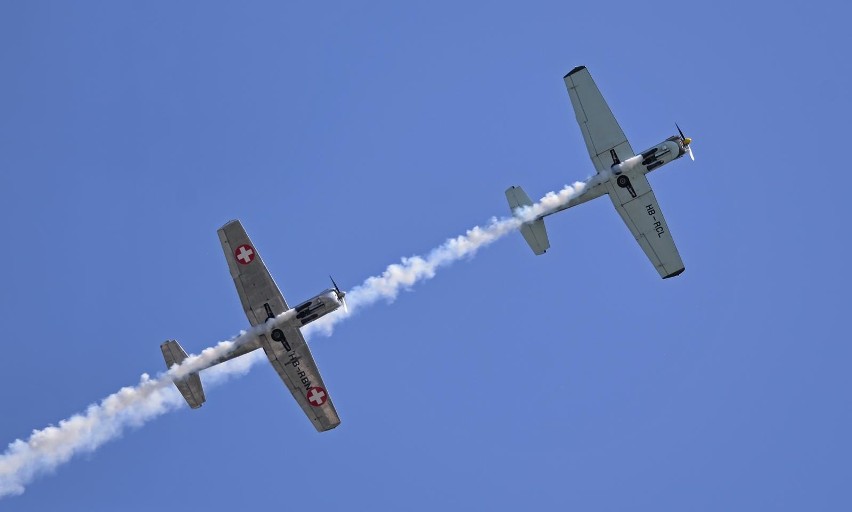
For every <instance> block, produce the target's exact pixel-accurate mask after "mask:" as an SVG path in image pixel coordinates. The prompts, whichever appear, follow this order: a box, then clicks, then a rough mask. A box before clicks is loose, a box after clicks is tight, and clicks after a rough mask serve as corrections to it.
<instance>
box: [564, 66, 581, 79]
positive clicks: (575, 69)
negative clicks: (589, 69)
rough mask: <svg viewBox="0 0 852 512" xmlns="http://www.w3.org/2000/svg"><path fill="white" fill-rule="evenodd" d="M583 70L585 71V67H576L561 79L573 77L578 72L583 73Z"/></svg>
mask: <svg viewBox="0 0 852 512" xmlns="http://www.w3.org/2000/svg"><path fill="white" fill-rule="evenodd" d="M584 69H586V66H577V67H576V68H574V69H572V70H571V71H569V72H568V74H567V75H565V76H564V77H563V78H568V77H569V76H571V75H573V74H574V73H577V72H579V71H583V70H584Z"/></svg>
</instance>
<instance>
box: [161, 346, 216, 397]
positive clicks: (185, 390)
mask: <svg viewBox="0 0 852 512" xmlns="http://www.w3.org/2000/svg"><path fill="white" fill-rule="evenodd" d="M160 350H162V351H163V358H164V359H165V360H166V367H167V368H171V367H172V366H173V365H175V364H180V363H182V362H183V360H184V359H186V351H185V350H184V349H183V347H181V346H180V343H178V342H177V341H175V340H169V341H167V342H165V343H163V344H162V345H160ZM175 386H177V388H178V391H180V394H181V395H183V398H184V399H185V400H186V403H188V404H189V406H190V407H192V408H193V409H198V408H199V407H201V404H203V403H204V401H205V400H206V398H205V397H204V388H202V387H201V378H200V377H199V376H198V373H197V372H196V373H190V374H189V375H187V376H186V377H184V378H182V379H179V380H175Z"/></svg>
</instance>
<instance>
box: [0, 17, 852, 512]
mask: <svg viewBox="0 0 852 512" xmlns="http://www.w3.org/2000/svg"><path fill="white" fill-rule="evenodd" d="M849 14H850V13H849V8H848V7H847V6H846V4H843V3H840V2H773V3H769V2H726V1H722V2H659V3H653V4H649V3H642V2H638V3H637V2H613V3H606V4H603V3H599V2H564V1H560V2H550V3H529V2H527V3H523V4H521V3H518V4H514V5H513V4H502V3H501V4H498V3H491V2H487V3H486V2H482V3H471V4H467V3H459V2H425V3H423V2H420V3H411V2H370V3H367V4H365V5H355V4H353V3H352V2H328V1H326V2H288V3H284V2H250V3H243V4H240V6H237V5H236V4H232V3H230V2H186V1H180V2H119V1H102V2H60V1H56V2H38V1H28V2H4V3H3V4H2V6H0V73H2V76H0V191H2V201H0V215H2V218H3V221H4V222H3V232H2V239H3V242H2V250H0V267H2V268H3V269H4V270H5V272H4V278H3V284H2V287H0V328H2V333H3V335H2V346H3V351H2V356H0V404H2V405H0V441H2V442H3V443H4V444H5V443H6V442H9V441H12V440H13V439H15V438H18V437H25V436H27V435H29V433H30V431H31V429H33V428H42V427H44V426H46V425H48V424H50V423H54V422H56V421H58V420H59V419H61V418H64V417H67V416H69V415H71V414H72V413H74V412H77V411H81V410H83V409H84V408H85V407H86V405H87V404H89V403H91V402H93V401H96V400H98V399H100V398H102V397H104V396H106V395H108V394H109V393H111V392H114V391H115V390H117V389H118V388H119V387H121V386H123V385H128V384H133V383H135V382H136V381H137V379H138V376H139V374H140V373H142V372H151V373H154V372H156V371H159V370H160V369H161V368H163V366H164V365H163V361H162V357H161V354H160V351H159V349H158V345H159V343H161V342H162V341H163V340H165V339H167V338H171V337H174V338H176V339H178V340H180V341H181V343H182V344H183V345H184V346H185V347H186V348H187V349H189V350H191V351H198V350H200V349H202V348H204V347H206V346H209V345H212V344H213V343H215V342H217V341H219V340H220V339H224V338H227V337H229V336H231V335H233V334H235V333H236V332H238V331H239V330H240V329H242V328H244V327H245V326H246V319H245V317H244V315H243V313H242V311H241V308H240V306H239V301H238V298H237V294H236V292H235V290H234V289H233V283H232V282H231V279H230V277H229V276H228V272H227V267H226V265H225V262H224V259H223V256H222V254H221V249H220V247H219V242H218V240H217V237H216V233H215V231H216V229H217V228H218V227H219V226H220V225H222V224H223V223H224V222H226V221H228V220H230V219H232V218H240V219H241V220H242V221H243V223H244V225H245V226H246V228H247V229H248V231H249V233H250V234H251V236H252V237H253V238H254V240H255V242H256V245H257V246H258V248H259V250H260V251H261V252H262V254H263V256H264V258H265V260H266V262H267V263H268V265H269V266H270V268H271V270H272V273H273V275H274V276H275V277H276V279H277V281H278V283H279V285H280V286H281V288H282V291H283V292H284V294H285V296H286V297H288V298H289V299H290V300H291V302H292V301H298V300H302V299H304V298H307V297H309V296H311V295H312V294H314V293H316V292H318V291H319V290H321V289H322V288H324V287H325V286H326V285H327V275H328V274H329V273H332V274H333V275H334V276H335V277H336V278H337V280H338V282H339V283H340V284H341V285H343V286H344V287H351V286H354V285H356V284H358V283H360V282H361V281H362V280H363V279H365V278H366V277H368V276H369V275H373V274H376V273H379V272H380V271H381V270H383V269H384V267H385V266H386V265H387V264H389V263H393V262H395V261H397V260H398V258H399V257H401V256H407V255H412V254H417V253H422V252H426V251H428V250H429V249H430V248H432V247H434V246H436V245H438V244H439V243H441V242H443V241H444V239H446V238H447V237H449V236H455V235H457V234H460V233H462V232H463V231H464V230H465V229H467V228H469V227H472V226H473V225H475V224H478V223H482V222H484V221H486V220H487V219H488V218H489V217H490V216H492V215H503V214H505V213H507V206H506V204H505V199H504V196H503V190H504V189H505V188H506V187H507V186H509V185H513V184H517V185H523V186H524V187H525V188H526V190H527V191H528V192H529V193H530V195H531V196H534V197H540V196H541V195H542V194H544V193H545V192H547V191H549V190H553V189H558V188H560V187H562V186H563V185H564V184H566V183H569V182H572V181H574V180H576V179H582V178H585V177H586V176H588V175H589V174H590V173H592V172H593V169H592V166H591V163H590V161H589V159H588V155H587V154H586V148H585V146H584V144H583V140H582V137H581V135H580V131H579V129H578V127H577V124H576V122H575V119H574V114H573V111H572V110H571V106H570V102H569V100H568V95H567V93H566V91H565V87H564V84H563V82H562V76H563V75H564V74H565V73H566V72H567V71H569V70H570V69H571V68H573V67H574V66H577V65H580V64H584V65H586V66H588V68H589V69H590V71H591V72H592V75H593V76H594V78H595V79H596V81H597V83H598V84H599V86H600V88H601V90H602V91H603V93H604V95H605V97H606V98H607V100H608V101H609V104H610V106H611V108H612V109H613V111H614V113H615V115H616V117H617V118H618V119H619V121H620V123H621V125H622V127H623V128H624V131H625V132H626V134H627V136H628V138H629V139H630V140H631V142H632V143H633V146H634V148H636V149H637V150H638V149H642V148H645V147H648V146H651V145H653V144H655V143H657V142H658V141H660V140H662V139H664V138H666V137H668V136H670V135H672V134H673V133H674V122H675V121H677V122H678V123H680V125H681V127H683V128H684V130H686V132H687V134H688V135H690V136H692V137H693V138H694V143H693V145H694V148H695V154H696V156H697V158H698V160H697V162H695V163H694V164H693V163H691V162H690V161H688V160H679V161H678V162H676V163H675V164H672V165H671V166H667V167H665V168H663V169H662V170H660V171H658V172H655V173H653V174H652V175H651V177H650V179H651V183H652V185H653V186H654V188H655V190H656V193H657V197H658V199H659V201H660V204H661V205H662V208H663V210H664V212H665V214H666V217H667V219H668V222H669V226H670V228H671V231H672V232H673V234H674V236H675V239H676V241H677V243H678V247H679V249H680V253H681V255H682V257H683V259H684V261H685V262H686V267H687V270H686V272H685V273H684V274H683V275H682V276H680V277H678V278H676V279H671V280H666V281H662V280H660V278H659V276H658V275H657V273H656V271H655V270H654V269H653V267H652V266H651V265H650V264H649V262H648V261H647V260H646V259H645V257H644V255H643V254H642V252H641V250H640V249H639V247H638V245H637V244H636V243H635V242H634V241H633V240H632V238H631V236H630V233H629V232H628V231H627V229H626V228H625V227H624V226H623V225H622V222H621V220H620V219H619V217H618V215H617V214H616V213H615V211H614V210H613V209H612V206H611V205H610V203H609V201H607V200H605V199H602V200H598V201H595V202H592V203H589V204H586V205H583V206H581V207H578V208H575V209H572V210H570V211H568V212H565V213H562V214H560V215H558V216H555V217H551V218H549V219H548V229H549V233H550V240H551V243H552V250H551V251H549V252H548V254H547V255H545V256H542V257H534V256H533V255H532V253H531V251H530V250H529V248H528V247H527V246H526V245H525V244H524V242H523V240H522V238H521V236H520V235H517V234H513V235H512V236H509V237H507V238H506V239H504V240H502V241H500V242H499V243H497V244H496V245H494V246H492V247H489V248H488V249H486V250H484V251H482V252H481V253H480V254H479V255H477V257H476V258H475V259H473V260H471V261H465V262H461V263H459V264H457V265H455V266H453V267H451V268H448V269H446V270H445V271H442V272H441V273H439V275H438V276H437V277H436V278H435V279H434V280H432V281H430V282H428V283H424V284H422V285H420V286H417V287H416V288H415V289H414V290H413V291H412V292H411V293H405V294H403V295H402V296H401V297H400V298H399V300H397V301H396V302H395V303H393V304H391V305H389V306H388V305H384V304H382V305H378V306H376V307H373V308H371V309H369V310H365V311H364V312H363V313H362V314H360V315H358V316H357V317H356V318H354V319H351V320H350V321H348V322H346V323H344V324H341V325H340V326H339V328H338V329H337V331H336V332H335V334H334V336H333V337H331V338H322V337H317V338H315V339H313V341H312V348H313V351H314V356H315V357H316V359H317V361H318V363H319V366H320V368H321V370H322V372H323V376H324V377H325V380H326V383H327V384H328V386H329V388H330V389H331V391H332V393H333V395H334V398H335V403H336V405H337V408H338V410H339V412H340V415H341V417H342V419H343V424H342V425H341V427H340V428H338V429H336V430H335V431H333V432H330V433H326V434H322V435H319V434H317V433H316V432H315V431H314V430H313V427H312V426H311V425H310V423H309V422H308V421H307V420H306V419H305V417H304V416H303V415H302V413H301V411H299V409H298V407H297V406H296V405H295V403H294V402H293V400H292V398H291V397H290V396H289V393H287V392H286V390H285V389H284V387H283V385H282V383H281V382H280V380H279V378H278V376H277V375H276V374H275V372H274V371H272V369H271V368H269V367H268V365H259V366H257V367H255V369H254V370H253V371H252V372H251V373H250V374H248V375H247V376H246V377H244V378H241V379H238V380H234V381H231V382H229V383H227V384H226V385H223V386H219V387H216V388H212V389H208V393H207V395H208V402H207V404H206V405H205V406H204V407H203V408H202V409H201V410H199V411H189V410H188V409H181V410H179V411H177V412H174V413H171V414H168V415H166V416H164V417H162V418H160V419H157V420H155V421H153V422H152V423H150V424H148V425H147V426H145V427H144V428H142V429H138V430H132V431H130V432H128V433H127V434H126V435H125V436H124V437H123V439H121V440H119V441H117V442H112V443H110V444H108V445H106V446H104V447H103V448H102V449H100V450H98V451H97V452H96V453H94V454H92V455H87V456H83V457H80V458H77V459H75V460H73V461H72V462H71V463H70V464H67V465H65V466H63V467H62V468H61V469H59V471H57V472H56V473H55V474H54V475H52V476H48V477H45V478H41V479H39V480H38V481H36V482H35V483H34V484H33V485H31V486H30V487H29V488H28V489H27V492H26V493H25V494H24V495H22V496H19V497H12V498H9V499H6V500H4V501H3V503H2V505H0V507H2V509H3V510H22V511H24V510H26V511H29V510H87V511H100V510H104V511H106V510H123V511H134V510H151V509H154V508H157V509H166V510H179V509H187V508H188V509H192V510H200V509H205V510H259V509H276V510H319V509H321V508H326V507H329V508H331V509H335V510H462V509H473V510H486V509H487V510H524V509H556V510H568V509H571V510H714V511H715V510H849V509H850V507H852V496H850V486H849V483H850V476H852V471H850V462H849V459H850V455H852V443H850V441H849V432H850V427H852V410H850V398H849V396H850V384H852V382H850V377H849V372H850V371H849V368H850V357H852V349H850V344H849V334H848V332H849V327H848V325H849V324H848V309H849V299H848V296H847V293H848V289H849V286H850V271H849V261H850V249H849V246H850V244H849V242H850V231H849V227H848V222H847V221H848V218H849V213H848V208H847V204H846V203H847V198H848V196H849V193H848V190H849V183H850V181H849V180H850V178H849V162H848V148H849V128H848V126H849V119H850V114H852V111H850V110H851V109H850V99H849V91H850V90H852V79H850V61H849V58H848V51H849V48H850V46H852V41H850V37H849V35H848V33H849V31H848V25H847V21H848V19H849Z"/></svg>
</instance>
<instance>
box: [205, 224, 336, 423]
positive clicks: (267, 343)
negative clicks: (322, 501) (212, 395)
mask: <svg viewBox="0 0 852 512" xmlns="http://www.w3.org/2000/svg"><path fill="white" fill-rule="evenodd" d="M219 240H220V241H221V242H222V249H223V250H224V251H225V259H227V260H228V268H229V269H230V271H231V277H233V278H234V284H236V286H237V293H239V295H240V301H241V302H242V304H243V309H244V310H245V312H246V316H247V317H248V319H249V322H251V324H252V325H258V324H262V323H263V322H265V321H266V320H267V319H268V318H269V317H270V316H277V315H279V314H280V313H283V312H284V311H287V309H288V306H287V302H286V301H285V300H284V297H283V296H282V295H281V292H280V291H279V290H278V286H277V285H276V284H275V281H273V280H272V276H270V275H269V271H268V270H267V269H266V265H264V264H263V260H262V259H261V258H260V254H258V252H257V249H255V247H254V244H252V243H251V239H249V237H248V234H247V233H246V231H245V229H243V226H242V224H240V221H238V220H232V221H231V222H229V223H227V224H225V225H224V226H222V228H220V229H219ZM281 330H282V331H283V332H284V339H283V340H282V341H273V340H271V339H269V338H268V337H267V336H265V335H260V336H259V338H260V342H261V346H262V347H263V351H264V352H266V356H267V358H269V362H270V363H272V367H273V368H275V371H276V372H278V375H279V376H280V377H281V380H283V381H284V384H285V385H286V386H287V389H289V390H290V392H291V393H292V394H293V398H295V399H296V402H298V403H299V405H300V406H301V407H302V410H303V411H304V412H305V415H307V417H308V419H310V420H311V423H313V424H314V427H315V428H316V429H317V430H318V431H320V432H323V431H326V430H331V429H333V428H334V427H336V426H338V425H340V418H339V417H338V415H337V410H335V408H334V404H333V403H332V401H331V397H330V396H329V394H328V391H327V390H326V387H325V384H324V383H323V381H322V377H321V376H320V373H319V368H317V365H316V363H315V362H314V358H313V356H312V355H311V350H310V349H309V348H308V344H307V343H306V342H305V338H304V337H303V336H302V333H301V331H300V330H299V328H298V327H295V326H292V325H287V326H285V327H282V329H281Z"/></svg>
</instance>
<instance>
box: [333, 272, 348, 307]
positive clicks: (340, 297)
mask: <svg viewBox="0 0 852 512" xmlns="http://www.w3.org/2000/svg"><path fill="white" fill-rule="evenodd" d="M328 278H329V279H331V284H333V285H334V293H336V294H337V300H339V301H340V302H342V303H343V311H346V313H347V314H348V313H349V308H348V307H347V306H346V299H345V298H344V297H346V292H344V291H341V290H340V287H338V286H337V283H335V282H334V278H333V277H331V276H328Z"/></svg>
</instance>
